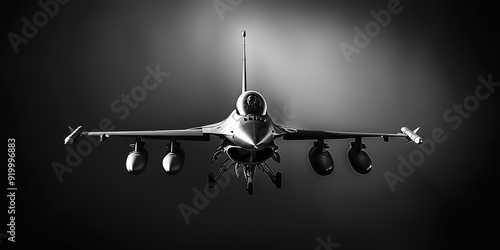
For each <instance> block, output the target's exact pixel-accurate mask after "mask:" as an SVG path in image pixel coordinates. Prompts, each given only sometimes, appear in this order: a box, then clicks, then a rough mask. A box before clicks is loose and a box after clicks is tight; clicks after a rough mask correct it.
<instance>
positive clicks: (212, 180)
mask: <svg viewBox="0 0 500 250" xmlns="http://www.w3.org/2000/svg"><path fill="white" fill-rule="evenodd" d="M215 183H216V181H215V174H214V172H208V187H209V188H214V187H215Z"/></svg>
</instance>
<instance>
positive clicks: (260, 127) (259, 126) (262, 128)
mask: <svg viewBox="0 0 500 250" xmlns="http://www.w3.org/2000/svg"><path fill="white" fill-rule="evenodd" d="M272 139H273V134H272V132H271V130H270V129H269V127H268V126H267V125H266V124H265V123H262V122H259V121H251V122H247V123H245V124H242V125H241V126H240V127H239V128H238V129H237V130H236V131H235V133H234V140H235V142H236V143H237V144H238V145H239V146H241V147H243V148H245V149H248V150H259V149H262V148H263V147H265V146H266V144H267V143H268V142H270V141H272Z"/></svg>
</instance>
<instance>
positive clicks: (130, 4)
mask: <svg viewBox="0 0 500 250" xmlns="http://www.w3.org/2000/svg"><path fill="white" fill-rule="evenodd" d="M222 2H224V3H225V2H226V1H222ZM387 2H388V1H364V2H360V1H250V0H245V1H243V3H242V4H241V5H239V6H236V7H234V10H233V11H231V12H226V13H224V20H223V21H221V20H220V19H219V16H218V14H217V12H216V10H215V8H214V6H213V5H212V1H140V2H139V1H76V0H74V1H71V2H70V3H68V4H67V5H65V6H61V8H60V9H59V13H58V14H57V15H56V16H55V17H53V18H50V20H49V22H48V24H47V25H46V26H45V27H42V28H40V29H39V32H38V34H37V35H36V36H35V37H34V38H32V39H30V41H29V43H28V44H21V45H20V46H19V50H20V51H19V53H17V54H16V53H14V50H13V49H12V47H11V45H10V43H9V41H8V39H7V34H8V33H9V32H14V33H16V34H20V30H21V26H22V21H21V18H22V17H23V16H26V17H28V18H31V17H32V16H33V14H34V13H35V12H37V11H40V7H39V6H38V5H37V4H36V2H35V1H2V3H1V6H0V9H1V32H0V34H2V36H3V38H2V39H0V48H1V55H2V56H1V58H2V60H1V68H2V71H1V88H2V89H1V96H0V97H1V100H2V114H3V120H2V125H3V129H2V130H3V141H4V146H3V148H4V149H5V151H7V145H6V144H7V142H6V139H7V138H12V137H14V138H15V139H16V151H17V154H16V159H17V167H16V169H17V173H16V174H17V175H16V176H17V186H18V188H19V190H18V192H17V200H16V207H17V209H16V212H17V217H16V218H17V220H16V225H17V227H16V236H17V237H16V241H17V242H16V243H15V244H12V243H10V242H6V241H5V239H2V241H3V242H2V243H0V247H1V248H3V247H4V246H7V247H11V248H32V249H41V248H42V247H44V248H45V249H110V248H117V249H118V248H120V249H121V248H124V249H125V248H127V249H128V248H130V249H208V248H214V247H218V248H220V249H226V248H227V249H257V248H262V249H315V248H316V247H317V246H318V242H317V237H320V238H322V239H324V240H326V239H327V236H328V235H330V236H331V241H332V242H336V243H340V244H341V246H340V248H341V249H452V248H454V249H498V248H499V245H500V242H499V235H500V234H499V233H500V228H499V227H500V219H499V197H500V196H499V189H500V188H499V177H498V176H499V175H498V174H499V170H498V168H499V167H500V164H499V163H500V161H499V157H498V155H499V153H498V152H499V150H500V148H499V146H498V139H499V132H498V128H499V127H500V119H499V118H500V113H499V111H500V109H499V104H500V102H499V95H500V93H497V92H499V89H497V92H495V93H493V94H491V96H490V98H488V99H487V100H485V101H481V103H480V105H479V108H478V109H477V111H475V112H473V113H472V114H471V116H470V117H469V118H468V119H464V120H463V123H462V125H461V126H460V127H459V128H458V129H457V130H453V129H452V128H451V125H453V123H447V122H445V121H444V120H443V113H444V112H445V111H446V110H447V109H449V108H452V106H453V104H454V103H460V104H462V103H463V100H464V98H465V97H467V96H469V95H473V94H474V90H475V88H476V86H477V85H478V84H479V81H478V80H477V77H478V76H480V75H481V76H483V77H485V78H487V76H488V75H489V74H492V76H493V80H497V81H500V74H499V72H498V69H499V68H500V67H499V66H500V64H499V60H500V57H499V53H498V48H497V47H498V45H499V44H500V42H499V39H498V34H499V33H498V32H499V30H500V29H499V27H498V26H499V23H500V19H499V14H498V13H499V10H500V8H499V4H498V3H495V4H489V3H485V2H481V3H477V2H473V1H467V2H463V3H462V2H461V3H457V2H455V1H439V3H436V2H435V1H420V0H419V1H411V2H410V1H402V2H401V5H402V6H403V8H404V9H403V11H402V12H401V13H400V14H398V15H393V16H392V20H391V22H390V24H389V25H388V26H387V27H385V28H382V29H381V32H380V34H379V35H378V36H377V37H374V38H373V39H372V41H371V43H370V44H369V45H368V46H367V47H366V48H364V49H362V52H361V53H360V54H353V56H352V62H351V63H347V62H346V59H345V58H344V56H343V55H342V52H341V50H340V47H339V44H340V43H341V42H346V43H349V44H353V38H354V35H355V33H354V27H355V26H359V27H364V25H365V24H366V23H367V22H368V21H371V20H373V17H372V16H371V15H370V13H369V12H370V10H375V11H379V10H382V9H386V8H387ZM242 29H245V30H247V34H248V35H247V45H248V46H247V54H248V64H249V66H248V81H249V88H250V89H253V90H257V91H259V92H260V93H262V94H263V95H264V97H265V98H266V99H267V101H268V105H269V107H270V113H271V114H272V115H273V117H275V118H276V120H277V122H281V123H285V124H286V125H288V126H293V127H303V128H311V129H325V130H340V131H363V132H384V131H385V132H398V131H399V128H400V127H401V126H408V127H410V128H415V127H417V126H421V127H422V128H421V130H420V132H419V134H420V135H421V136H422V137H424V139H429V138H430V137H431V132H432V131H433V130H434V129H435V128H442V129H443V130H444V131H445V133H446V135H447V136H448V139H447V140H446V141H445V142H444V143H442V144H437V145H436V150H435V152H434V153H433V154H432V155H430V156H428V157H426V158H425V162H424V163H423V164H422V165H420V166H417V167H415V171H414V173H413V174H412V175H411V176H409V177H408V178H406V180H405V182H404V183H398V184H396V186H395V187H396V191H395V192H391V190H390V189H389V186H388V184H387V182H386V180H385V178H384V173H385V172H386V171H391V172H393V173H397V167H398V164H399V160H398V156H400V155H401V156H403V157H404V158H406V159H408V155H410V153H411V152H412V151H414V150H416V149H418V146H416V145H414V144H407V145H405V141H404V140H393V141H391V143H384V142H383V141H382V140H379V139H366V140H365V143H366V144H367V146H368V151H367V152H368V153H369V154H370V156H371V157H372V160H373V161H374V169H373V171H372V172H371V173H370V174H369V175H366V176H361V175H358V174H356V173H355V172H354V171H353V170H352V169H351V167H350V165H349V163H348V161H347V149H348V148H349V141H343V140H340V141H329V144H330V146H331V153H332V156H333V157H334V158H335V163H336V166H335V171H334V173H333V174H332V175H331V176H328V177H320V176H317V175H316V174H315V173H314V172H313V171H312V169H311V167H310V165H309V162H308V159H307V152H308V150H309V148H310V146H311V145H312V142H311V141H302V142H293V141H283V140H281V139H278V140H277V144H278V146H280V153H281V156H282V162H281V164H280V165H277V164H275V163H271V164H270V165H271V167H273V168H274V169H275V170H279V171H283V172H284V188H283V189H282V190H276V189H275V188H274V187H273V186H272V184H270V183H269V181H268V179H267V177H265V176H264V175H263V174H262V173H260V172H259V173H257V175H256V179H255V184H256V189H255V195H254V196H253V197H249V196H247V194H246V192H245V182H244V180H243V179H242V178H240V179H237V178H235V177H231V179H230V184H229V186H228V187H226V188H224V189H222V190H221V192H220V194H219V195H218V196H217V197H215V198H213V199H210V201H209V202H210V203H209V205H208V206H207V207H206V208H205V209H203V210H201V211H200V213H199V214H198V215H192V216H191V217H190V221H191V222H190V224H189V225H186V223H185V222H184V219H183V217H182V216H181V213H180V212H179V208H178V206H179V204H181V203H185V204H186V205H189V206H193V204H192V200H193V197H194V193H193V188H196V189H198V190H202V189H203V187H204V186H205V185H206V179H207V172H208V171H214V170H215V169H216V167H218V165H215V164H214V165H212V164H211V163H210V156H211V154H212V152H213V150H214V149H215V147H216V146H217V145H218V143H219V140H218V139H217V138H215V137H214V138H212V140H211V141H210V142H201V143H197V142H183V143H182V145H183V148H184V150H185V152H186V155H187V159H186V161H185V165H184V169H183V171H182V172H181V173H180V174H179V175H177V176H167V175H166V174H164V172H163V169H162V167H161V160H162V157H163V155H164V151H165V148H164V147H165V143H166V142H164V141H152V140H150V141H147V143H146V147H147V149H148V150H149V155H150V159H149V165H148V168H147V169H146V171H145V172H144V173H142V174H141V175H138V176H132V175H130V174H128V173H127V171H126V170H125V158H126V156H127V153H128V152H129V151H130V148H129V146H128V145H129V143H131V142H132V141H131V140H130V139H123V138H111V139H109V140H108V141H106V142H104V143H102V144H101V145H99V146H98V147H95V148H93V152H92V153H91V154H90V155H89V156H86V157H83V162H82V163H81V164H80V165H78V166H77V167H76V168H74V169H73V172H72V173H67V174H64V175H63V177H64V181H63V182H62V183H59V181H58V179H57V177H56V174H55V173H54V170H53V169H52V166H51V164H52V163H53V162H54V161H57V162H61V163H64V164H65V157H66V153H67V151H66V150H67V149H66V147H65V146H64V145H63V139H64V137H65V136H66V135H67V134H68V130H67V127H66V126H67V125H71V126H78V125H83V126H84V127H85V128H87V129H93V128H98V124H99V121H100V120H101V119H102V118H106V117H107V118H110V119H111V120H112V121H113V124H114V125H115V126H116V129H117V130H140V129H181V128H189V127H195V126H199V125H204V124H210V123H213V122H218V121H220V120H222V119H224V118H226V117H227V115H228V114H229V113H230V112H231V111H232V110H233V109H234V103H235V101H236V98H237V97H238V95H239V93H240V73H241V72H240V71H241V69H240V68H241V65H240V63H241V58H240V57H241V51H240V50H241V45H240V43H241V36H240V31H241V30H242ZM157 64H159V65H160V69H161V70H162V71H167V72H169V73H170V75H169V76H168V77H166V78H165V80H164V81H163V82H162V83H160V85H159V86H158V87H157V88H156V89H154V90H152V91H149V92H148V94H147V97H146V98H145V100H144V101H143V102H140V103H139V105H138V107H137V108H135V109H132V110H131V112H130V114H129V115H128V117H127V118H125V119H124V120H120V119H119V118H118V116H119V114H117V113H114V112H113V111H111V109H110V104H111V103H112V101H113V100H115V99H117V98H120V95H121V94H124V93H130V90H131V89H132V88H133V87H134V86H137V85H139V84H140V83H141V81H142V78H143V77H144V75H146V74H147V72H146V70H145V67H146V66H148V65H149V66H152V67H153V68H154V67H155V65H157ZM285 111H286V112H287V113H288V115H286V116H280V115H278V114H279V113H282V112H285ZM4 157H5V156H4ZM3 159H5V158H3ZM3 162H6V160H4V161H3ZM5 165H7V164H6V163H5ZM65 165H66V164H65ZM6 172H7V171H6V167H5V168H4V170H3V171H2V174H1V176H2V177H1V181H0V183H4V184H3V185H2V191H1V193H2V201H4V202H3V203H2V208H0V211H2V212H1V214H0V218H1V224H2V225H5V224H7V223H8V221H7V219H8V215H7V212H6V210H7V200H6V199H5V198H6V196H5V195H6V194H5V192H6V191H5V183H6V181H5V180H6V179H7V178H6ZM5 231H6V227H5V229H4V227H3V226H2V227H1V231H0V232H1V233H4V232H5Z"/></svg>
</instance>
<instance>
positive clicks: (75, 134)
mask: <svg viewBox="0 0 500 250" xmlns="http://www.w3.org/2000/svg"><path fill="white" fill-rule="evenodd" d="M69 130H70V131H71V134H69V135H68V136H67V137H66V138H65V139H64V144H65V145H68V144H72V143H73V142H74V141H75V139H76V138H77V137H78V136H80V134H81V133H82V132H83V127H82V126H78V128H76V129H75V130H73V129H72V128H71V127H69Z"/></svg>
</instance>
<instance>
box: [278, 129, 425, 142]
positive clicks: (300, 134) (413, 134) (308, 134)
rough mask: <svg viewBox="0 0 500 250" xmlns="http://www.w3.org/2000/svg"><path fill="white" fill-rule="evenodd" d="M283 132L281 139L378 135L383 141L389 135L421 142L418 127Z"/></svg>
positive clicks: (291, 130)
mask: <svg viewBox="0 0 500 250" xmlns="http://www.w3.org/2000/svg"><path fill="white" fill-rule="evenodd" d="M282 129H283V130H284V131H285V133H284V134H283V140H318V139H351V138H352V139H357V138H363V137H380V138H383V139H384V141H386V142H387V141H389V138H390V137H401V138H406V139H408V140H409V141H413V142H415V143H416V144H421V143H422V137H420V136H418V135H417V131H418V130H419V128H417V129H415V130H413V131H412V130H410V129H408V128H407V127H402V128H401V132H402V133H361V132H340V131H321V130H306V129H295V128H285V127H282Z"/></svg>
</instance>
